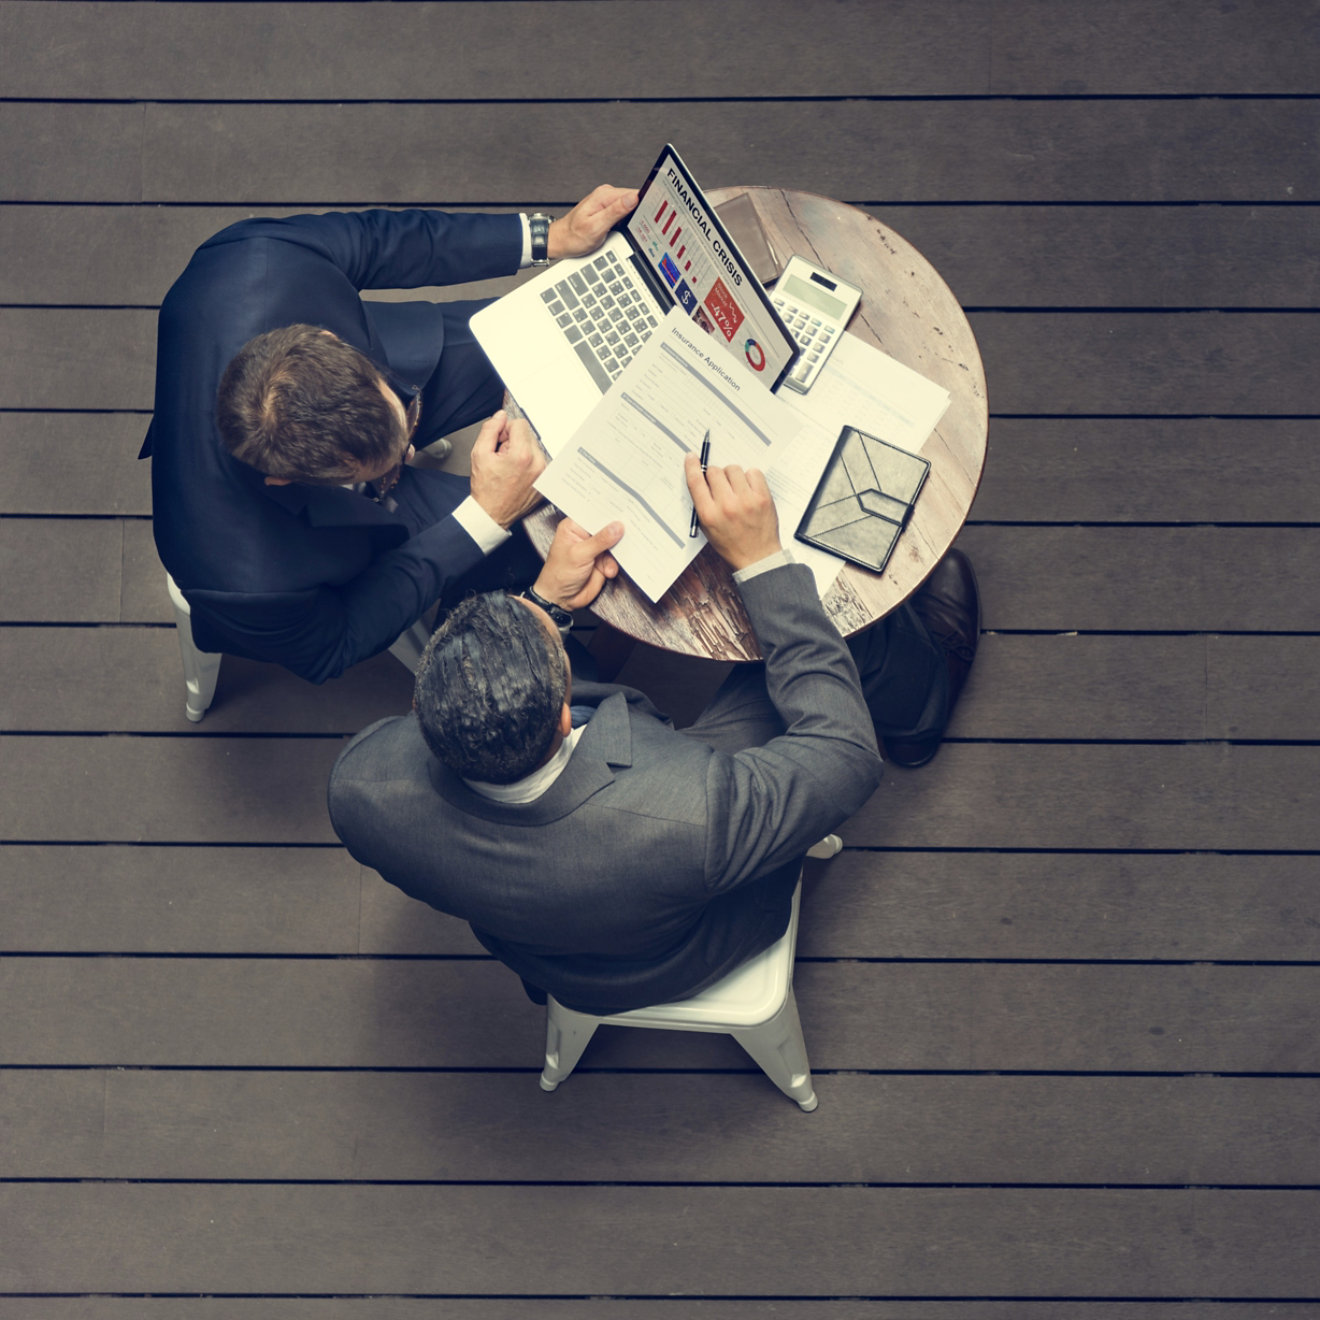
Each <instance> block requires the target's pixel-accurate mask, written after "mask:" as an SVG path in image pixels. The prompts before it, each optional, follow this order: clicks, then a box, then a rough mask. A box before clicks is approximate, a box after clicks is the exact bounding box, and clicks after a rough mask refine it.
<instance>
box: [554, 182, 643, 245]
mask: <svg viewBox="0 0 1320 1320" xmlns="http://www.w3.org/2000/svg"><path fill="white" fill-rule="evenodd" d="M636 205H637V189H636V188H613V187H611V186H610V185H609V184H608V183H602V184H601V186H600V187H599V188H597V189H595V190H594V191H593V192H592V193H590V194H589V195H588V196H586V197H584V198H583V199H582V200H581V201H580V202H579V203H578V204H577V205H576V206H575V207H574V208H573V209H572V210H571V211H570V212H569V213H568V214H567V215H561V216H560V217H559V219H558V220H555V221H554V222H553V223H552V224H551V225H550V233H549V235H548V237H547V239H546V253H547V255H548V256H549V257H550V259H551V260H552V261H553V260H555V259H557V258H559V257H582V256H586V254H587V253H588V252H594V251H595V250H596V249H597V248H598V247H600V245H601V244H602V243H603V242H604V241H605V237H606V235H607V234H608V233H609V232H610V230H611V228H613V226H614V225H615V223H616V222H618V221H619V220H621V219H622V218H623V217H624V216H625V215H627V214H628V212H629V211H631V210H632V209H633V207H634V206H636Z"/></svg>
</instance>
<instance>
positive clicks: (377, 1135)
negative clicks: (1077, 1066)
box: [0, 1068, 1320, 1187]
mask: <svg viewBox="0 0 1320 1320" xmlns="http://www.w3.org/2000/svg"><path fill="white" fill-rule="evenodd" d="M698 1083H699V1084H698ZM819 1086H820V1090H821V1097H822V1099H821V1106H820V1108H819V1109H818V1110H817V1111H816V1113H815V1114H814V1115H813V1117H812V1118H811V1120H810V1121H809V1122H804V1121H803V1120H802V1118H801V1117H800V1115H799V1114H798V1113H797V1112H795V1110H794V1109H793V1108H792V1107H790V1106H788V1105H775V1104H767V1103H766V1101H767V1099H768V1098H770V1097H768V1096H767V1094H766V1087H767V1084H766V1082H765V1080H764V1079H763V1078H761V1077H759V1076H757V1075H756V1074H755V1073H752V1072H744V1073H739V1074H733V1073H721V1074H708V1075H706V1076H703V1077H701V1078H700V1079H697V1078H694V1077H693V1076H692V1075H691V1074H686V1073H676V1072H675V1073H645V1074H641V1073H634V1074H626V1073H625V1074H609V1073H598V1072H584V1073H583V1074H582V1075H581V1076H575V1077H574V1078H573V1079H572V1084H571V1085H569V1084H565V1086H564V1088H563V1090H562V1091H560V1092H557V1093H556V1094H555V1096H554V1097H553V1098H552V1097H550V1096H547V1095H545V1094H544V1093H543V1092H542V1091H541V1090H540V1087H539V1086H537V1084H536V1078H535V1076H534V1075H533V1074H532V1073H531V1072H524V1073H521V1074H518V1075H516V1076H510V1075H507V1074H504V1073H477V1072H449V1073H444V1072H432V1073H423V1072H413V1073H399V1072H362V1071H356V1072H315V1071H313V1072H263V1071H243V1072H225V1071H204V1070H203V1071H190V1070H186V1069H184V1070H170V1071H160V1070H151V1069H124V1070H118V1071H114V1072H108V1073H103V1072H97V1071H93V1070H90V1069H60V1068H52V1069H32V1070H24V1069H20V1070H10V1071H7V1072H5V1073H3V1074H0V1115H2V1116H3V1118H4V1122H5V1130H6V1131H7V1132H9V1133H10V1134H11V1135H12V1140H11V1142H9V1143H7V1147H6V1149H5V1150H4V1151H3V1152H0V1160H2V1162H3V1168H2V1172H3V1176H4V1177H6V1178H11V1179H17V1178H24V1179H54V1178H102V1179H115V1178H136V1179H174V1180H178V1179H184V1180H207V1181H212V1180H219V1181H235V1180H246V1179H258V1180H267V1179H269V1178H270V1177H271V1176H272V1174H278V1175H279V1177H280V1178H282V1179H289V1180H301V1181H308V1180H316V1181H332V1182H338V1181H352V1182H372V1181H374V1182H381V1181H401V1182H433V1181H444V1182H453V1181H457V1182H465V1181H478V1182H489V1181H491V1180H505V1179H507V1180H510V1181H513V1182H529V1181H530V1182H567V1183H574V1182H584V1181H585V1182H602V1183H617V1182H620V1181H646V1182H655V1183H675V1184H682V1183H697V1184H701V1183H712V1182H717V1183H718V1182H723V1183H766V1182H773V1183H780V1184H784V1183H815V1184H819V1183H822V1182H824V1183H906V1184H943V1183H983V1184H985V1183H1005V1182H1021V1181H1030V1182H1033V1183H1038V1184H1041V1185H1053V1186H1067V1185H1087V1184H1090V1185H1096V1184H1100V1183H1106V1182H1107V1183H1122V1184H1128V1185H1132V1186H1145V1187H1156V1186H1162V1185H1166V1186H1167V1185H1174V1186H1177V1185H1185V1184H1195V1185H1199V1186H1207V1185H1208V1186H1222V1185H1232V1184H1234V1183H1237V1184H1261V1183H1271V1184H1275V1185H1278V1186H1293V1187H1298V1186H1306V1185H1308V1184H1313V1183H1315V1182H1316V1181H1317V1180H1318V1177H1317V1175H1318V1173H1320V1155H1318V1154H1317V1143H1316V1135H1317V1124H1318V1123H1320V1119H1318V1118H1317V1114H1318V1113H1320V1105H1318V1104H1317V1101H1320V1081H1317V1080H1316V1079H1314V1078H1309V1079H1292V1078H1232V1077H1162V1078H1149V1077H1085V1076H1050V1077H1002V1076H1000V1077H996V1076H957V1075H947V1074H946V1075H940V1074H927V1075H908V1076H885V1075H848V1074H845V1075H838V1076H826V1077H822V1078H821V1079H820V1081H819ZM312 1116H316V1117H315V1119H314V1120H313V1118H312ZM512 1131H521V1132H523V1133H525V1140H524V1141H522V1142H510V1141H507V1140H502V1139H501V1134H503V1133H508V1132H512ZM641 1133H646V1134H647V1135H646V1136H645V1138H644V1139H642V1138H640V1136H639V1134H641ZM530 1152H535V1153H534V1154H531V1153H530Z"/></svg>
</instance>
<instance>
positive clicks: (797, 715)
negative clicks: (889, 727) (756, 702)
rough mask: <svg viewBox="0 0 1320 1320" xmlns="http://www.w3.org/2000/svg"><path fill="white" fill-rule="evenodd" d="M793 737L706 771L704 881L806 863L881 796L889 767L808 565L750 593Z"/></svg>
mask: <svg viewBox="0 0 1320 1320" xmlns="http://www.w3.org/2000/svg"><path fill="white" fill-rule="evenodd" d="M742 594H743V600H744V602H745V604H746V606H747V611H748V615H749V616H750V618H751V621H752V626H753V628H754V629H755V630H756V635H757V639H758V641H759V642H760V643H761V649H762V651H763V653H764V654H765V666H766V686H767V688H768V690H769V694H770V698H771V700H772V702H773V703H774V705H775V708H776V709H777V710H778V712H779V714H780V717H781V718H782V719H783V721H784V724H785V726H786V731H785V732H784V733H783V734H782V735H781V736H780V737H778V738H774V739H772V740H771V741H770V742H768V743H766V744H765V745H764V746H762V747H753V748H749V749H747V750H746V751H741V752H737V753H735V754H733V755H729V754H720V753H717V754H716V755H715V756H714V757H712V758H711V762H710V765H709V767H708V769H707V809H708V812H709V816H708V820H709V822H710V824H709V835H708V844H707V859H706V875H707V882H708V884H709V886H710V889H711V891H712V892H720V891H722V890H726V889H731V888H733V887H734V886H736V885H738V884H741V883H743V882H744V881H747V880H750V879H754V878H756V877H757V876H760V875H764V874H765V873H766V872H767V871H770V870H773V869H774V868H775V867H778V866H781V865H784V864H787V863H790V862H792V861H794V860H795V859H797V858H799V857H801V856H802V855H803V854H805V852H806V851H807V849H808V848H810V847H811V846H812V844H814V843H816V842H818V841H819V840H820V839H821V838H823V837H824V836H825V835H826V834H828V833H829V832H830V831H831V830H832V829H835V828H836V827H837V826H838V825H840V824H841V823H842V822H843V821H845V820H846V819H847V818H848V817H849V816H851V815H853V814H854V813H855V812H856V811H857V810H858V809H859V808H860V807H861V806H862V804H863V803H864V802H865V801H866V800H867V798H869V797H870V796H871V794H872V793H873V792H874V791H875V789H876V786H877V785H878V784H879V782H880V776H881V773H882V766H881V761H880V756H879V751H878V749H877V747H876V740H875V729H874V726H873V724H872V721H871V715H870V712H869V711H868V710H867V707H866V701H865V699H864V697H863V696H862V687H861V682H860V680H859V678H858V675H857V667H856V664H855V663H854V661H853V658H852V655H851V653H850V652H849V650H848V647H847V645H846V644H845V642H844V640H843V638H842V637H841V636H840V635H839V632H838V630H837V629H836V628H835V627H834V625H833V624H832V623H831V622H830V621H829V619H828V618H827V617H826V615H825V611H824V609H823V608H822V607H821V604H820V600H819V597H818V596H817V594H816V589H815V584H814V582H813V580H812V577H811V573H810V571H809V570H808V569H807V568H806V567H805V566H804V565H802V564H789V565H786V566H784V567H782V568H776V569H773V570H771V571H769V572H767V573H763V574H761V575H759V576H758V577H755V578H753V579H752V580H750V581H748V582H746V583H744V584H743V585H742Z"/></svg>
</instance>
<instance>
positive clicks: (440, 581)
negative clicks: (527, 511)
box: [186, 517, 483, 683]
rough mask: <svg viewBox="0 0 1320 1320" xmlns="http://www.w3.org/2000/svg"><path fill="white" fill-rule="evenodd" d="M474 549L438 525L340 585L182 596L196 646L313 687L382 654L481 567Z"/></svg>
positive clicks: (446, 523) (454, 526) (455, 531)
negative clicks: (279, 668) (281, 671)
mask: <svg viewBox="0 0 1320 1320" xmlns="http://www.w3.org/2000/svg"><path fill="white" fill-rule="evenodd" d="M482 558H483V556H482V552H481V549H480V547H478V545H477V543H476V542H475V541H473V539H472V538H471V537H470V536H469V535H468V534H467V533H466V532H465V531H463V529H462V528H461V527H460V526H459V524H458V522H457V521H456V520H455V519H454V518H452V517H449V518H444V519H442V520H441V521H440V522H438V523H436V524H435V525H434V526H432V527H428V528H426V529H425V530H423V531H422V532H419V533H418V534H417V535H416V536H414V537H412V538H411V539H410V540H408V541H407V542H406V543H405V544H404V545H403V546H401V547H400V548H399V549H398V550H394V551H391V552H390V553H388V554H385V555H382V556H381V557H380V558H378V559H376V560H375V561H374V562H373V563H372V564H371V565H370V566H369V567H368V568H366V569H365V570H364V571H363V572H361V573H359V574H358V576H357V577H355V578H353V579H352V580H351V581H350V582H347V583H345V584H344V585H343V586H339V587H331V586H321V587H316V588H313V589H312V590H308V591H289V592H271V593H268V594H266V595H262V596H254V595H251V594H248V593H246V592H224V591H210V590H189V591H188V592H187V593H186V594H187V597H188V600H189V603H190V604H191V606H192V608H193V613H194V629H197V627H198V624H199V623H200V624H201V625H202V629H204V630H207V631H201V632H200V634H199V640H200V644H203V645H205V646H206V647H207V649H212V650H234V651H236V652H237V653H238V654H241V655H246V656H249V657H250V658H253V659H259V660H270V661H272V662H273V663H276V664H281V665H283V666H284V667H285V668H287V669H290V670H292V672H293V673H295V674H297V675H298V676H299V677H300V678H305V679H307V680H308V681H310V682H312V683H324V682H325V681H326V680H327V679H330V678H336V677H338V676H339V675H340V674H342V673H343V672H344V670H346V669H348V668H349V667H350V666H352V665H355V664H357V663H358V662H359V661H361V660H366V659H369V658H370V657H371V656H373V655H377V654H378V653H379V652H381V651H383V650H385V648H386V647H388V646H389V645H390V644H391V643H392V642H393V641H394V640H395V638H396V637H398V635H399V634H400V633H401V632H403V630H404V629H405V628H407V627H408V626H409V625H410V624H412V623H413V622H414V621H415V620H416V619H418V618H419V617H420V616H421V615H422V614H423V613H424V612H425V611H426V610H427V609H429V608H430V607H431V606H432V605H433V604H435V602H436V600H437V599H439V597H440V596H441V595H442V594H443V593H444V591H445V589H446V588H447V587H448V586H449V584H450V583H451V582H453V581H454V580H455V579H456V578H458V577H460V576H461V575H462V574H464V573H466V572H467V571H468V570H469V569H471V568H474V567H476V565H477V564H479V563H480V562H481V560H482Z"/></svg>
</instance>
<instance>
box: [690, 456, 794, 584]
mask: <svg viewBox="0 0 1320 1320" xmlns="http://www.w3.org/2000/svg"><path fill="white" fill-rule="evenodd" d="M683 470H684V474H685V475H686V477H687V484H688V491H689V492H690V494H691V495H692V506H693V508H695V509H696V511H697V519H698V521H699V522H700V523H701V529H702V531H704V532H705V533H706V539H707V540H708V541H709V542H710V543H711V545H713V546H714V547H715V553H716V554H717V555H719V557H720V558H721V559H722V560H724V562H725V563H726V564H728V566H729V567H730V568H731V569H733V570H734V572H735V573H736V572H737V571H738V570H739V569H740V568H750V567H751V565H753V564H759V563H760V562H761V560H762V559H765V558H767V557H768V556H770V555H773V554H776V553H777V552H778V551H780V550H782V549H783V546H782V545H781V544H780V541H779V515H778V513H776V511H775V501H774V496H773V495H771V494H770V488H769V486H767V485H766V484H765V476H764V475H763V474H762V473H761V472H760V471H759V470H758V469H757V468H748V469H747V471H746V472H744V471H743V469H742V468H740V467H739V466H738V465H737V464H736V463H731V464H729V466H728V467H707V468H706V472H705V475H704V476H703V475H702V471H701V463H700V461H699V460H698V458H697V456H696V454H687V455H685V456H684V459H683Z"/></svg>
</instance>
